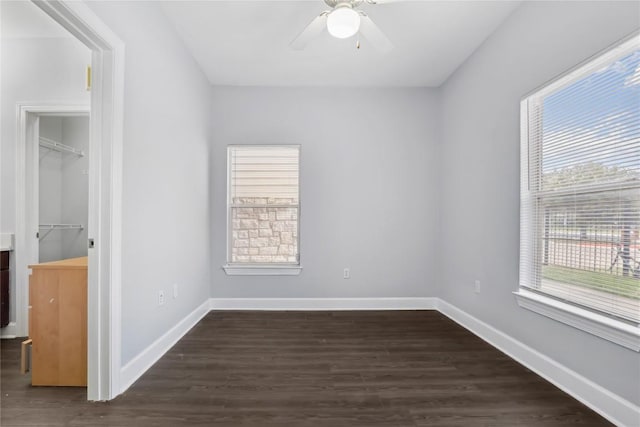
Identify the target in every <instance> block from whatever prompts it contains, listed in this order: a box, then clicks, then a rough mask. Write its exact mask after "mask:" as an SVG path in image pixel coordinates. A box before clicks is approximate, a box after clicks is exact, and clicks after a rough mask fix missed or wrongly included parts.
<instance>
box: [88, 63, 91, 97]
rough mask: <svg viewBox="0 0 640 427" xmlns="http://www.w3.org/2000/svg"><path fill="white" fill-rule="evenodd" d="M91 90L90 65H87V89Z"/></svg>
mask: <svg viewBox="0 0 640 427" xmlns="http://www.w3.org/2000/svg"><path fill="white" fill-rule="evenodd" d="M90 90H91V65H87V91H90Z"/></svg>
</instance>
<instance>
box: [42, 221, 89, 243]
mask: <svg viewBox="0 0 640 427" xmlns="http://www.w3.org/2000/svg"><path fill="white" fill-rule="evenodd" d="M38 228H40V229H41V230H46V231H45V232H43V233H42V234H40V233H38V234H37V237H38V240H43V239H44V238H45V237H47V236H48V235H49V233H51V232H52V231H53V230H84V226H83V225H82V224H40V225H39V226H38Z"/></svg>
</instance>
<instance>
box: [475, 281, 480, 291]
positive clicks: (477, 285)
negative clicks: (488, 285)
mask: <svg viewBox="0 0 640 427" xmlns="http://www.w3.org/2000/svg"><path fill="white" fill-rule="evenodd" d="M475 291H476V294H479V293H480V280H476V282H475Z"/></svg>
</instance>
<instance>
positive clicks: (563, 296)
mask: <svg viewBox="0 0 640 427" xmlns="http://www.w3.org/2000/svg"><path fill="white" fill-rule="evenodd" d="M521 113H522V123H521V124H522V147H521V149H522V153H521V157H522V165H521V166H522V167H521V233H520V234H521V241H520V242H521V243H520V244H521V248H520V286H522V287H525V288H527V289H529V290H532V291H535V292H539V293H542V294H545V295H547V296H550V297H552V298H555V299H558V300H562V301H565V302H567V303H569V304H573V305H578V306H581V307H584V308H588V309H590V310H593V311H597V312H599V313H604V314H607V315H609V316H612V317H615V318H617V319H620V320H623V321H626V322H629V323H632V324H638V323H639V322H640V42H639V39H638V37H636V38H634V39H632V40H631V41H629V42H627V43H625V44H623V45H621V46H619V47H618V48H616V49H614V50H612V51H610V52H608V53H607V54H605V55H603V56H601V57H599V58H597V59H595V60H593V61H591V62H590V63H588V64H586V65H584V66H582V67H580V68H579V69H577V70H575V71H574V72H572V73H570V74H568V75H567V76H565V77H563V78H561V79H559V80H558V81H556V82H554V83H552V84H550V85H549V86H547V87H546V88H543V89H542V90H540V91H539V92H537V93H535V94H533V95H531V96H529V97H528V98H526V99H525V100H523V102H522V107H521Z"/></svg>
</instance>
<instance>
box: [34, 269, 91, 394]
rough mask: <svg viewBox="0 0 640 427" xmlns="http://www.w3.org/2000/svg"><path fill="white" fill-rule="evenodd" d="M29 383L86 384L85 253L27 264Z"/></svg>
mask: <svg viewBox="0 0 640 427" xmlns="http://www.w3.org/2000/svg"><path fill="white" fill-rule="evenodd" d="M29 268H30V269H31V271H32V273H31V277H30V279H29V338H31V340H32V349H31V384H32V385H48V386H86V385H87V257H81V258H71V259H66V260H62V261H54V262H46V263H42V264H35V265H30V266H29Z"/></svg>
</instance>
